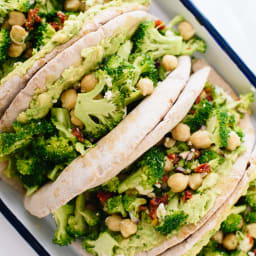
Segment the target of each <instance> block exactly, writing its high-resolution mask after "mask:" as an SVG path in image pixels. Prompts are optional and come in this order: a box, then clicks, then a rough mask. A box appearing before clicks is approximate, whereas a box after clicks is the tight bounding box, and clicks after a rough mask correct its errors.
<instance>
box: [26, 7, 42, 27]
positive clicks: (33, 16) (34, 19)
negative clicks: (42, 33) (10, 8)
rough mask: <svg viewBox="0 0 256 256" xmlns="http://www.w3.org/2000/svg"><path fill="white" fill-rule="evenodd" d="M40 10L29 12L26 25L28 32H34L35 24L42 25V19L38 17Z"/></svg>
mask: <svg viewBox="0 0 256 256" xmlns="http://www.w3.org/2000/svg"><path fill="white" fill-rule="evenodd" d="M38 11H39V9H38V8H35V9H30V10H29V12H28V18H27V21H26V23H25V27H26V28H27V29H28V30H33V29H34V25H35V23H40V22H41V17H40V16H39V15H38Z"/></svg>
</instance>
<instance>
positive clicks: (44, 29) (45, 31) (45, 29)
mask: <svg viewBox="0 0 256 256" xmlns="http://www.w3.org/2000/svg"><path fill="white" fill-rule="evenodd" d="M55 33H56V31H55V29H54V28H53V27H52V26H51V25H50V24H48V23H41V24H40V25H39V26H38V28H37V30H36V31H35V32H34V38H35V40H36V42H35V43H34V48H35V49H36V50H40V49H41V47H42V46H44V45H46V44H47V43H48V42H49V40H50V39H51V38H52V37H53V35H54V34H55Z"/></svg>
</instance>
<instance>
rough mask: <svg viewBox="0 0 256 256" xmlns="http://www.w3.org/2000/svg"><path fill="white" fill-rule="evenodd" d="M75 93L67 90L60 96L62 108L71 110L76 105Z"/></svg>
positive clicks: (73, 90)
mask: <svg viewBox="0 0 256 256" xmlns="http://www.w3.org/2000/svg"><path fill="white" fill-rule="evenodd" d="M76 100H77V92H76V90H75V89H69V90H67V91H65V92H64V93H63V94H62V95H61V102H62V107H64V108H67V109H70V110H71V109H73V108H74V107H75V105H76Z"/></svg>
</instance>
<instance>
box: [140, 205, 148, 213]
mask: <svg viewBox="0 0 256 256" xmlns="http://www.w3.org/2000/svg"><path fill="white" fill-rule="evenodd" d="M146 210H147V207H146V206H145V205H140V206H139V209H138V211H139V212H142V211H146Z"/></svg>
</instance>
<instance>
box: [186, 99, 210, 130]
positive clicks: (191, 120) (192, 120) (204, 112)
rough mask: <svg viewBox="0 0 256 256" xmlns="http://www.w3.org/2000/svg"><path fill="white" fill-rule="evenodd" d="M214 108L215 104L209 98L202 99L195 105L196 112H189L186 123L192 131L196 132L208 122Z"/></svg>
mask: <svg viewBox="0 0 256 256" xmlns="http://www.w3.org/2000/svg"><path fill="white" fill-rule="evenodd" d="M213 109H214V107H213V105H212V104H211V103H210V102H209V101H208V100H207V99H202V100H201V101H200V103H199V104H196V105H194V106H193V109H192V110H193V111H194V114H192V115H191V114H189V115H188V116H187V117H186V118H185V120H184V123H186V124H187V125H188V126H189V127H190V130H191V132H195V131H197V130H199V129H200V128H201V126H203V125H205V124H206V121H207V120H208V119H209V117H210V115H211V113H212V112H213Z"/></svg>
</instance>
